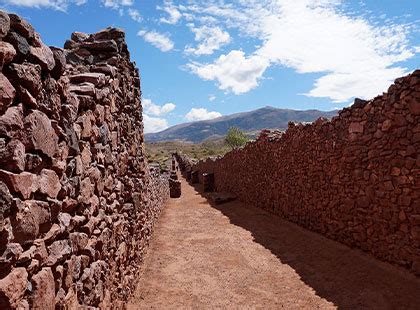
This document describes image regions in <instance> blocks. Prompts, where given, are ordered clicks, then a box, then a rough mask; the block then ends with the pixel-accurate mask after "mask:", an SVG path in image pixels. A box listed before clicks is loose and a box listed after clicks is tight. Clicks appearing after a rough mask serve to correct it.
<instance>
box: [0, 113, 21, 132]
mask: <svg viewBox="0 0 420 310" xmlns="http://www.w3.org/2000/svg"><path fill="white" fill-rule="evenodd" d="M22 129H23V110H22V106H17V107H10V108H8V109H7V110H6V112H5V113H4V114H3V115H1V116H0V136H6V137H9V138H12V139H13V138H16V139H19V138H21V135H22Z"/></svg>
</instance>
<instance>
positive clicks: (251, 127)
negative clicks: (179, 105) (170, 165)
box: [145, 106, 338, 143]
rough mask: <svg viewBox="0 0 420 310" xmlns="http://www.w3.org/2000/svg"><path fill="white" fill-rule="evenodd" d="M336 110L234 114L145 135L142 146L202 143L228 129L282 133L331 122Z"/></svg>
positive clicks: (269, 109) (270, 109) (271, 109)
mask: <svg viewBox="0 0 420 310" xmlns="http://www.w3.org/2000/svg"><path fill="white" fill-rule="evenodd" d="M337 112H338V111H337V110H334V111H320V110H315V109H311V110H293V109H279V108H274V107H271V106H265V107H263V108H259V109H256V110H252V111H247V112H238V113H234V114H230V115H225V116H221V117H217V118H214V119H210V120H203V121H196V122H188V123H182V124H178V125H174V126H172V127H169V128H167V129H165V130H163V131H160V132H157V133H148V134H145V140H146V142H162V141H185V142H194V143H198V142H203V141H205V140H208V139H213V138H220V137H222V136H224V135H226V133H227V131H228V129H229V128H230V127H233V126H234V127H238V128H239V129H241V130H243V131H257V130H262V129H280V130H282V129H286V128H287V124H288V122H289V121H297V122H313V121H315V120H316V119H317V118H319V117H326V118H331V117H333V116H335V115H337Z"/></svg>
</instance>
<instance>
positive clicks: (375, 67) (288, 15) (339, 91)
mask: <svg viewBox="0 0 420 310" xmlns="http://www.w3.org/2000/svg"><path fill="white" fill-rule="evenodd" d="M179 8H180V10H181V11H182V12H183V14H190V15H191V16H192V19H193V20H194V21H199V20H200V18H204V17H206V18H207V19H208V17H213V18H216V19H217V25H218V26H223V25H224V26H226V27H228V28H236V29H237V30H238V31H239V33H240V35H241V36H242V37H244V38H251V39H255V40H258V41H260V42H261V43H260V45H259V46H258V47H256V48H255V50H254V51H253V52H251V53H250V54H249V56H245V54H244V53H243V52H240V51H238V50H236V51H235V50H233V51H231V52H230V53H228V54H227V55H223V56H221V57H219V58H218V59H216V60H215V61H214V62H213V63H207V64H206V63H204V64H203V63H197V62H194V63H191V64H189V65H188V67H189V68H190V69H191V71H192V72H193V73H195V74H197V75H198V76H200V77H201V78H202V79H204V80H214V81H217V82H218V86H219V88H220V89H224V90H231V91H233V92H234V93H235V94H240V93H244V92H247V91H249V90H251V89H252V88H254V87H256V86H257V85H258V81H259V79H261V78H262V77H263V75H264V73H265V70H266V69H267V68H269V67H270V66H273V65H281V66H284V67H288V68H291V69H293V70H295V71H296V72H297V73H320V74H321V77H319V78H318V79H316V80H315V82H314V85H313V87H312V89H309V90H308V91H307V92H306V94H305V95H307V96H312V97H327V98H330V99H331V100H332V101H335V102H346V101H348V100H350V99H351V98H352V97H361V98H370V97H372V96H374V95H375V94H378V93H381V92H382V91H384V90H386V89H387V87H388V86H389V85H390V84H391V83H392V81H393V80H394V79H395V78H397V77H399V76H401V75H404V74H406V73H407V69H405V68H403V67H401V65H399V64H398V63H399V62H402V61H405V60H407V59H409V58H411V57H413V55H414V54H415V53H416V52H417V53H418V52H419V51H418V47H410V42H409V41H408V36H409V34H410V33H411V32H413V31H415V28H414V27H415V26H413V25H411V26H410V25H404V24H398V23H396V21H395V20H393V21H390V20H382V22H381V23H382V25H380V24H378V23H375V21H374V20H373V19H371V18H370V16H367V15H366V14H359V15H358V16H357V15H355V14H352V13H349V14H346V7H345V4H344V3H343V1H340V0H277V1H272V0H258V1H257V0H247V1H238V2H236V3H235V4H224V2H217V1H211V0H206V1H204V0H195V1H194V0H193V1H192V4H191V5H189V6H179ZM213 24H215V23H214V22H213ZM233 64H236V67H234V66H233ZM248 71H249V72H248ZM278 82H279V83H281V81H278Z"/></svg>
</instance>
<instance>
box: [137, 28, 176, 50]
mask: <svg viewBox="0 0 420 310" xmlns="http://www.w3.org/2000/svg"><path fill="white" fill-rule="evenodd" d="M137 35H138V36H141V37H143V39H144V40H145V41H146V42H149V43H150V44H152V45H153V46H154V47H156V48H158V49H160V50H161V51H162V52H169V51H170V50H172V49H173V48H174V43H173V42H172V41H171V39H170V38H169V37H168V36H166V35H165V34H162V33H159V32H156V31H144V30H141V31H139V32H138V33H137Z"/></svg>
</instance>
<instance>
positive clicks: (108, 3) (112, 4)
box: [102, 0, 134, 15]
mask: <svg viewBox="0 0 420 310" xmlns="http://www.w3.org/2000/svg"><path fill="white" fill-rule="evenodd" d="M102 3H103V4H104V6H105V7H107V8H111V9H114V10H117V9H120V7H121V6H132V5H133V4H134V0H102ZM120 15H122V12H121V10H120Z"/></svg>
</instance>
